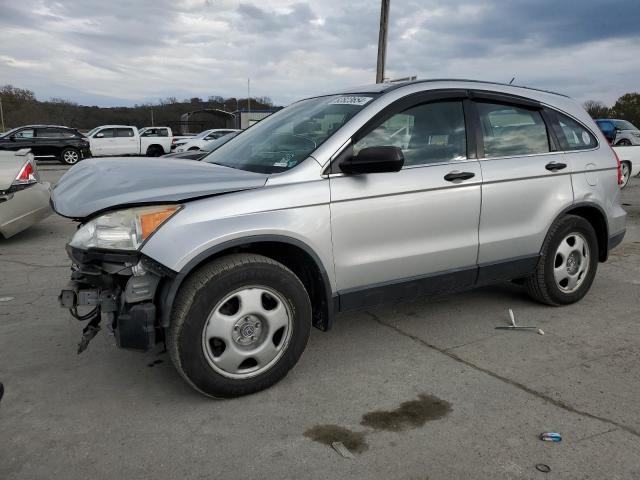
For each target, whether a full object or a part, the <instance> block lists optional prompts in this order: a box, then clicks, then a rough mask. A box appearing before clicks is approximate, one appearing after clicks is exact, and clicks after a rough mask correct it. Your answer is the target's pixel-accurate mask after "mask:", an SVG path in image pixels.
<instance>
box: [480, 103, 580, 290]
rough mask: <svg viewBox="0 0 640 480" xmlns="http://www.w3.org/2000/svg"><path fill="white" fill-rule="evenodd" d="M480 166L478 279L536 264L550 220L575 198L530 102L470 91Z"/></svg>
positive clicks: (544, 123) (510, 274) (543, 119)
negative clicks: (475, 113)
mask: <svg viewBox="0 0 640 480" xmlns="http://www.w3.org/2000/svg"><path fill="white" fill-rule="evenodd" d="M474 98H475V102H474V104H475V108H476V112H477V126H478V132H477V133H478V156H479V158H480V166H481V168H482V177H483V183H482V211H481V214H480V230H479V241H480V247H479V251H478V263H479V266H480V270H479V277H478V282H479V283H490V282H492V281H495V280H501V279H504V278H516V277H518V276H521V275H526V274H528V273H530V272H531V271H533V269H534V268H535V266H536V264H537V261H538V255H539V252H540V249H541V247H542V243H543V241H544V238H545V236H546V234H547V229H548V228H549V225H550V223H551V221H552V220H553V219H554V218H555V216H556V215H557V214H558V212H559V211H561V210H562V209H563V208H564V207H565V206H569V205H570V204H571V203H572V202H573V188H572V185H571V165H569V164H568V161H567V160H566V159H565V157H564V155H563V154H562V152H561V151H560V149H559V148H558V145H557V143H556V140H555V136H554V135H552V134H551V133H550V130H549V127H548V124H549V123H550V121H549V118H548V116H547V115H546V114H545V113H544V111H543V109H542V107H541V106H540V105H539V104H537V103H536V102H534V101H528V100H525V99H520V98H519V97H515V98H512V97H509V96H506V95H504V96H503V95H494V94H484V95H483V94H482V93H477V94H476V95H474Z"/></svg>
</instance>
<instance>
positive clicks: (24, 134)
mask: <svg viewBox="0 0 640 480" xmlns="http://www.w3.org/2000/svg"><path fill="white" fill-rule="evenodd" d="M33 132H34V131H33V128H24V129H22V130H20V131H19V132H16V133H15V134H14V136H15V137H16V138H33V137H34V133H33Z"/></svg>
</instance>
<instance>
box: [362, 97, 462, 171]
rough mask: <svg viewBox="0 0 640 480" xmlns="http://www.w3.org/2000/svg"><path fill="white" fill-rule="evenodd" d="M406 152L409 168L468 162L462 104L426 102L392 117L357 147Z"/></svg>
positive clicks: (363, 139) (406, 163)
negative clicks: (396, 148)
mask: <svg viewBox="0 0 640 480" xmlns="http://www.w3.org/2000/svg"><path fill="white" fill-rule="evenodd" d="M379 146H393V147H398V148H400V149H402V152H403V154H404V159H405V161H404V164H405V166H413V165H426V164H430V163H441V162H450V161H455V160H465V159H466V158H467V142H466V131H465V125H464V110H463V109H462V102H461V101H444V102H433V103H425V104H422V105H417V106H415V107H411V108H409V109H407V110H405V111H403V112H401V113H397V114H395V115H392V116H391V117H389V118H388V119H386V120H385V121H384V122H382V123H381V124H380V125H378V126H377V127H376V128H374V130H372V131H371V132H369V133H368V134H366V135H365V136H364V137H363V138H361V139H360V140H358V141H357V142H356V143H355V144H354V146H353V152H354V154H357V153H358V152H359V151H360V150H362V149H363V148H367V147H379Z"/></svg>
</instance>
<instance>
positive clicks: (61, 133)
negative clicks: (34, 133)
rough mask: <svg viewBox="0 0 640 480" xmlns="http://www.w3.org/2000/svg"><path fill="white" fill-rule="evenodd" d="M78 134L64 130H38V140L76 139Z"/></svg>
mask: <svg viewBox="0 0 640 480" xmlns="http://www.w3.org/2000/svg"><path fill="white" fill-rule="evenodd" d="M75 136H76V134H75V133H74V132H73V131H71V130H67V129H64V128H51V127H49V128H38V138H74V137H75Z"/></svg>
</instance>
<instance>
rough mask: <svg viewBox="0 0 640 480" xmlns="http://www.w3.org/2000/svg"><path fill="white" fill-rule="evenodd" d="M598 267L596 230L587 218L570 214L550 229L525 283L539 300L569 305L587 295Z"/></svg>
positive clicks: (532, 294)
mask: <svg viewBox="0 0 640 480" xmlns="http://www.w3.org/2000/svg"><path fill="white" fill-rule="evenodd" d="M597 268H598V240H597V237H596V232H595V231H594V229H593V227H592V226H591V224H590V223H589V222H587V221H586V220H585V219H584V218H582V217H578V216H575V215H566V216H564V217H562V218H561V219H560V220H558V221H557V222H556V223H555V224H554V225H553V226H552V227H551V229H550V230H549V233H548V234H547V238H546V240H545V242H544V245H543V247H542V255H541V256H540V260H539V262H538V266H537V267H536V271H535V273H533V274H532V275H531V276H529V277H528V278H527V280H526V282H525V285H526V287H527V291H528V293H529V295H530V296H531V297H532V298H534V299H535V300H538V301H539V302H542V303H546V304H547V305H556V306H557V305H568V304H570V303H574V302H577V301H578V300H580V299H581V298H582V297H584V296H585V295H586V293H587V292H588V291H589V288H591V284H592V283H593V279H594V278H595V275H596V270H597Z"/></svg>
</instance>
